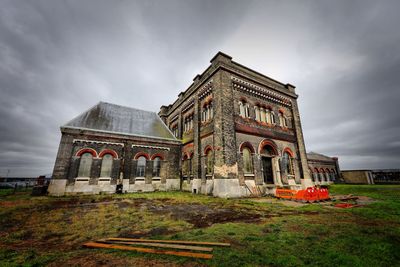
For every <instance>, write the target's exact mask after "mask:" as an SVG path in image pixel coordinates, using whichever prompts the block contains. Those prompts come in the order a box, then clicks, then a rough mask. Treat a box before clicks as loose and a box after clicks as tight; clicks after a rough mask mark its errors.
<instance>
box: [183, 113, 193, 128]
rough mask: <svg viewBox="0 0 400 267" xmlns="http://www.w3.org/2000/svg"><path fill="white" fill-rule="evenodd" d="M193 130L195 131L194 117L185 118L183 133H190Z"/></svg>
mask: <svg viewBox="0 0 400 267" xmlns="http://www.w3.org/2000/svg"><path fill="white" fill-rule="evenodd" d="M192 129H193V115H189V116H187V117H185V121H184V124H183V131H184V132H189V131H190V130H192Z"/></svg>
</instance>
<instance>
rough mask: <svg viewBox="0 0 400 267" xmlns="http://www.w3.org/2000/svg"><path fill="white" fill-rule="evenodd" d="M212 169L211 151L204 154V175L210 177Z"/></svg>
mask: <svg viewBox="0 0 400 267" xmlns="http://www.w3.org/2000/svg"><path fill="white" fill-rule="evenodd" d="M213 169H214V159H213V152H212V150H211V149H209V150H207V152H206V175H212V173H213Z"/></svg>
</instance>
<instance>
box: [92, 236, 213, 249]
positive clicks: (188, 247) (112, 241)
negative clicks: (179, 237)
mask: <svg viewBox="0 0 400 267" xmlns="http://www.w3.org/2000/svg"><path fill="white" fill-rule="evenodd" d="M97 242H102V243H115V244H124V245H140V246H146V247H159V248H175V249H182V250H196V251H207V252H212V251H213V248H209V247H199V246H187V245H175V244H165V243H164V244H162V243H146V242H136V241H116V240H105V239H101V240H98V241H97Z"/></svg>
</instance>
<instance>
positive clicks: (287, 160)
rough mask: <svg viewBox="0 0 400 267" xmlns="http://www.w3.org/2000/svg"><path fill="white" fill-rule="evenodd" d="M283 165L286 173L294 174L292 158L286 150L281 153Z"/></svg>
mask: <svg viewBox="0 0 400 267" xmlns="http://www.w3.org/2000/svg"><path fill="white" fill-rule="evenodd" d="M283 166H284V168H285V169H284V171H285V173H286V174H288V175H294V168H293V167H294V166H293V158H292V157H291V156H290V154H289V153H288V152H285V153H283Z"/></svg>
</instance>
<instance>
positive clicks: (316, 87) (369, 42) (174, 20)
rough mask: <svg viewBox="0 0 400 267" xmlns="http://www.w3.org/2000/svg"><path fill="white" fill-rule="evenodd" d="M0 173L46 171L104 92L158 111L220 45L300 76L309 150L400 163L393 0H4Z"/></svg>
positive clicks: (255, 64) (269, 68) (343, 158)
mask: <svg viewBox="0 0 400 267" xmlns="http://www.w3.org/2000/svg"><path fill="white" fill-rule="evenodd" d="M0 5H1V8H0V37H1V38H0V90H1V93H0V119H1V122H2V123H1V124H0V176H1V175H4V174H5V173H6V172H7V170H8V169H10V170H11V175H29V176H36V175H39V174H43V173H50V172H51V170H52V167H53V164H54V159H55V155H56V152H57V147H58V142H59V136H60V133H59V126H60V125H62V124H64V123H66V122H67V121H69V120H70V119H72V118H73V117H75V116H76V115H78V114H79V113H81V112H83V111H84V110H86V109H88V108H89V107H90V106H92V105H94V104H95V103H97V102H98V101H100V100H103V101H108V102H113V103H116V104H122V105H126V106H132V107H136V108H141V109H147V110H153V111H157V110H158V108H159V106H160V105H163V104H168V103H171V102H172V101H174V100H175V98H176V96H177V94H178V93H179V92H180V91H182V90H184V89H186V88H187V87H188V85H189V84H190V83H191V80H192V78H193V77H194V76H195V75H196V74H197V73H199V72H201V71H202V70H203V69H204V68H206V67H207V66H208V61H209V60H210V58H211V56H213V55H214V54H215V53H216V52H217V51H219V50H222V51H224V52H226V53H228V54H231V55H232V56H233V57H234V60H236V61H238V62H240V63H243V64H245V65H248V66H249V67H252V68H254V69H256V70H258V71H260V72H262V73H265V74H267V75H270V76H271V77H273V78H276V79H278V80H281V81H283V82H290V83H293V84H295V85H296V86H297V92H298V94H299V95H300V98H299V101H300V111H301V115H302V121H303V130H304V135H305V140H306V145H307V149H308V150H314V151H317V152H321V153H326V154H328V155H331V156H339V160H340V163H341V165H342V167H343V168H344V169H346V168H370V167H371V166H374V167H376V168H378V167H379V168H380V167H382V168H383V167H392V168H394V167H399V164H400V152H399V143H400V139H399V134H398V133H399V132H400V131H399V130H400V129H399V127H400V115H399V113H398V112H397V102H398V101H399V99H400V90H399V87H398V84H399V81H398V80H399V78H398V77H399V75H398V74H399V73H400V56H399V55H400V46H398V44H399V43H400V33H399V31H398V30H397V25H400V18H399V17H398V16H397V11H398V10H399V7H400V4H399V3H398V1H379V2H376V1H301V2H298V1H285V2H283V1H251V2H247V1H246V2H241V1H183V0H182V1H112V2H110V1H68V0H66V1H49V0H48V1H44V0H43V1H3V2H2V3H1V4H0Z"/></svg>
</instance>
